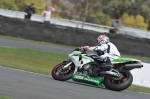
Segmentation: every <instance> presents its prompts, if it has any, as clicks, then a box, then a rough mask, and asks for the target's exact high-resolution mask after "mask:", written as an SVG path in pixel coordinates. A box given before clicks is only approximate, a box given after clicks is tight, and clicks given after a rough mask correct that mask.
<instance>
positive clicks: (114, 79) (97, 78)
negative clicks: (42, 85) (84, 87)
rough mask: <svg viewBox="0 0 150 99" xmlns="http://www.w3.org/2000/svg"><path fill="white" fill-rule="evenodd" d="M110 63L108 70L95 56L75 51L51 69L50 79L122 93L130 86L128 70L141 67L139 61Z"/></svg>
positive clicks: (130, 78)
mask: <svg viewBox="0 0 150 99" xmlns="http://www.w3.org/2000/svg"><path fill="white" fill-rule="evenodd" d="M111 63H112V65H113V68H111V69H109V70H108V68H110V66H109V65H108V64H106V63H105V62H103V61H101V60H100V59H99V57H98V56H97V55H96V54H87V53H86V52H85V51H83V50H82V51H81V50H79V49H75V50H74V51H72V52H71V53H70V54H69V59H68V60H67V61H64V62H62V63H60V64H58V65H56V66H55V67H54V68H53V69H52V77H53V78H54V79H55V80H59V81H66V80H69V79H72V80H73V81H76V82H81V83H87V84H92V85H97V86H100V87H105V88H107V89H109V90H113V91H122V90H125V89H127V88H128V87H129V86H130V85H131V84H132V81H133V76H132V74H131V73H130V70H132V69H135V68H142V67H143V65H142V63H141V61H140V60H136V59H131V58H123V57H120V58H117V59H114V60H113V61H112V62H111Z"/></svg>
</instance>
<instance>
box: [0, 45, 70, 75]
mask: <svg viewBox="0 0 150 99" xmlns="http://www.w3.org/2000/svg"><path fill="white" fill-rule="evenodd" d="M0 53H1V54H0V65H2V66H6V67H11V68H17V69H22V70H27V71H31V72H37V73H42V74H48V75H49V74H50V73H51V69H52V68H53V67H54V66H55V65H56V64H58V63H60V62H62V61H64V60H66V59H67V57H68V56H67V55H63V54H55V53H49V52H41V51H36V50H30V49H21V48H6V47H0Z"/></svg>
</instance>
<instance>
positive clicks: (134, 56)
mask: <svg viewBox="0 0 150 99" xmlns="http://www.w3.org/2000/svg"><path fill="white" fill-rule="evenodd" d="M0 38H5V39H10V40H17V41H23V42H31V43H35V44H44V45H48V46H58V47H64V48H70V49H74V48H76V47H73V46H66V45H61V44H54V43H47V42H42V41H41V42H40V41H34V40H28V39H23V38H17V37H10V36H2V35H0ZM121 55H122V57H128V58H135V59H139V60H148V61H150V57H144V56H137V55H129V54H125V53H121Z"/></svg>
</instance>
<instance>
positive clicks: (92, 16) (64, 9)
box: [0, 0, 150, 30]
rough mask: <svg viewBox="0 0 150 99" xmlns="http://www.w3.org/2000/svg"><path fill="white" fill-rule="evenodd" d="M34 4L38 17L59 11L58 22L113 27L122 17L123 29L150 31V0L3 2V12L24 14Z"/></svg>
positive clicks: (55, 14)
mask: <svg viewBox="0 0 150 99" xmlns="http://www.w3.org/2000/svg"><path fill="white" fill-rule="evenodd" d="M31 3H34V5H35V8H36V14H41V13H42V11H43V10H44V9H45V6H46V5H50V6H52V7H54V8H55V9H56V11H55V12H53V14H52V17H55V18H62V19H69V20H75V21H86V22H89V23H95V24H100V25H107V26H111V23H112V20H113V19H115V18H117V17H119V18H121V22H122V25H123V26H128V27H133V28H138V29H142V30H150V0H0V8H3V9H9V10H16V11H24V9H25V7H26V6H28V5H30V4H31ZM86 10H87V13H86Z"/></svg>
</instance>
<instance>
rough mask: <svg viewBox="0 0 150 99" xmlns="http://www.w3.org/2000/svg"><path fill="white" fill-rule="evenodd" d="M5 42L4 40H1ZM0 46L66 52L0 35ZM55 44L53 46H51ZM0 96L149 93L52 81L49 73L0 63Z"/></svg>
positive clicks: (84, 98)
mask: <svg viewBox="0 0 150 99" xmlns="http://www.w3.org/2000/svg"><path fill="white" fill-rule="evenodd" d="M4 43H5V44H4ZM0 46H9V47H19V48H30V49H38V48H39V49H38V50H42V51H51V49H54V52H57V51H59V52H60V53H62V54H67V53H68V51H71V50H69V49H64V48H61V49H60V48H59V47H50V46H46V47H45V45H40V44H33V43H27V42H20V41H13V40H6V39H0ZM55 48H57V49H55ZM0 96H8V97H12V98H13V99H149V97H150V94H146V93H138V92H133V91H129V90H124V91H121V92H115V91H110V90H107V89H105V88H100V87H97V86H92V85H87V84H81V83H77V82H73V81H71V80H70V81H63V82H62V81H56V80H54V79H53V78H52V77H51V76H49V75H41V74H36V73H31V72H26V71H22V70H16V69H10V68H5V67H1V66H0Z"/></svg>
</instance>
